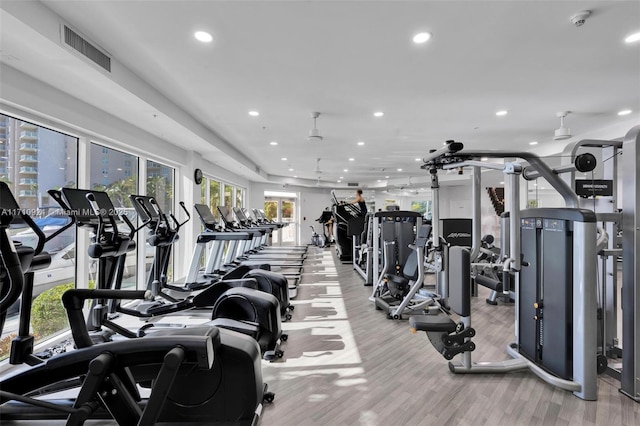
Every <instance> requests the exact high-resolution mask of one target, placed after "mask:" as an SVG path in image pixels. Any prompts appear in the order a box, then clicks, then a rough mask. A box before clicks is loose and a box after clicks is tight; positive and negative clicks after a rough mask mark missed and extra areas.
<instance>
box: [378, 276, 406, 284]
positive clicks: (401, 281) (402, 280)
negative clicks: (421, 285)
mask: <svg viewBox="0 0 640 426" xmlns="http://www.w3.org/2000/svg"><path fill="white" fill-rule="evenodd" d="M384 279H385V280H387V281H390V282H392V283H395V284H399V285H406V284H409V280H408V279H406V278H405V277H401V276H400V275H392V274H384Z"/></svg>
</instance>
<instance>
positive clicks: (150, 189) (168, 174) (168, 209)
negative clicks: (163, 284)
mask: <svg viewBox="0 0 640 426" xmlns="http://www.w3.org/2000/svg"><path fill="white" fill-rule="evenodd" d="M174 180H175V169H174V168H173V167H170V166H166V165H164V164H160V163H158V162H155V161H152V160H147V184H146V187H145V190H146V193H145V195H147V196H150V197H153V198H155V199H156V201H157V202H158V206H159V207H160V209H161V210H162V211H163V212H164V213H165V214H166V215H167V216H169V214H171V213H173V214H174V216H175V217H176V219H177V220H178V221H182V220H183V219H184V212H183V211H182V209H181V208H178V207H176V204H175V203H174V191H175V187H174ZM174 209H175V211H174ZM170 220H171V219H170ZM171 225H172V226H174V225H175V224H174V223H171ZM148 237H149V230H145V234H144V239H145V241H146V239H147V238H148ZM145 247H146V249H145V250H146V252H145V271H146V273H147V277H149V275H150V273H151V266H152V265H153V261H154V251H155V249H154V248H152V247H150V246H149V244H147V243H145ZM172 253H173V251H172ZM173 260H174V259H173V255H172V256H171V257H170V258H169V265H168V269H167V279H168V280H169V281H171V280H172V279H173ZM138 287H140V284H138Z"/></svg>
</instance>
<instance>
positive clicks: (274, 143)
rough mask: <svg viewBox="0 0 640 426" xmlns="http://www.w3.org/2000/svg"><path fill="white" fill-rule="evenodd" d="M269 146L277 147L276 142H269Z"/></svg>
mask: <svg viewBox="0 0 640 426" xmlns="http://www.w3.org/2000/svg"><path fill="white" fill-rule="evenodd" d="M269 145H273V146H276V145H278V142H276V141H271V142H269Z"/></svg>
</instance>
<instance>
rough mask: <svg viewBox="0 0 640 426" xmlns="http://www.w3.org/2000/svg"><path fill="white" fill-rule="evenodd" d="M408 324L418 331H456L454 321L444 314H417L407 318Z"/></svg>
mask: <svg viewBox="0 0 640 426" xmlns="http://www.w3.org/2000/svg"><path fill="white" fill-rule="evenodd" d="M409 324H411V327H413V328H414V329H416V330H419V331H442V332H445V333H452V332H454V331H456V323H455V321H453V320H452V319H451V318H450V317H449V316H448V315H446V314H438V315H419V316H413V317H411V318H409Z"/></svg>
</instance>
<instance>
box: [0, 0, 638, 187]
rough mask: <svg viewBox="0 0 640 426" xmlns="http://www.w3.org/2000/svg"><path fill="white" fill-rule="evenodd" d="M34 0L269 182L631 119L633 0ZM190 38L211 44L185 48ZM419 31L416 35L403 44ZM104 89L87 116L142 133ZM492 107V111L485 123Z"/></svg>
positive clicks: (365, 171) (79, 83) (634, 102)
mask: <svg viewBox="0 0 640 426" xmlns="http://www.w3.org/2000/svg"><path fill="white" fill-rule="evenodd" d="M44 3H46V5H47V7H49V8H50V9H51V10H53V11H54V12H55V13H57V14H58V15H60V16H61V17H62V18H63V19H64V20H65V21H66V22H68V23H69V24H71V25H72V26H73V27H75V29H77V30H79V31H80V32H81V33H83V34H84V35H85V36H87V37H88V38H89V39H91V40H92V41H93V42H95V43H97V44H98V45H99V46H100V47H102V48H103V49H104V50H106V51H107V52H108V53H109V54H110V55H112V56H113V57H114V58H115V59H117V61H119V62H120V63H122V64H124V65H125V66H126V67H127V68H128V69H129V70H131V71H132V72H133V73H135V74H136V75H137V76H139V77H140V78H141V79H143V80H144V81H146V82H147V83H148V84H149V85H150V86H152V87H153V88H155V90H157V91H158V92H160V94H162V95H164V96H166V98H168V99H169V100H171V101H172V102H173V103H174V104H175V105H177V106H178V107H179V108H180V109H181V110H183V111H184V112H186V113H187V114H188V115H189V116H190V117H191V118H192V119H195V121H197V122H199V123H201V124H202V125H204V126H205V127H206V128H207V129H208V130H211V132H212V134H214V135H219V136H220V137H221V139H222V140H224V141H227V142H228V143H230V144H231V145H233V146H234V147H235V148H236V149H239V150H240V151H242V152H244V153H245V154H246V156H247V157H249V159H251V161H252V162H254V163H255V164H257V165H259V166H260V167H261V168H262V169H263V170H264V171H266V172H267V173H269V174H271V175H276V176H292V175H297V176H299V177H301V178H308V179H315V178H316V177H317V174H316V173H314V169H315V164H316V158H318V157H320V158H322V161H321V169H322V171H323V174H322V179H323V180H327V181H333V182H335V181H336V180H337V179H338V178H339V177H340V176H343V177H344V181H349V182H360V183H372V184H375V182H376V181H377V179H384V176H390V177H391V179H394V178H399V177H400V176H404V177H407V176H419V175H421V174H422V172H420V169H419V165H420V163H418V162H416V161H415V158H417V157H420V156H423V155H424V154H425V153H426V152H427V151H428V150H429V149H430V148H434V147H438V146H440V145H441V144H442V142H443V141H444V140H446V139H456V140H460V141H463V142H465V144H466V146H469V147H472V148H474V149H484V148H486V149H501V148H509V149H522V150H524V149H530V148H531V147H530V146H529V142H530V141H532V140H537V141H539V142H540V144H539V147H540V148H544V147H547V148H548V147H549V145H551V144H558V142H553V141H552V135H553V130H554V129H555V128H557V127H558V124H559V121H558V119H557V118H556V116H555V114H556V112H558V111H562V110H570V111H572V112H573V113H572V114H571V115H570V116H569V117H568V118H567V125H568V126H569V127H571V128H572V130H573V132H574V134H577V135H579V134H581V133H588V132H590V131H594V130H595V129H598V128H601V127H605V126H610V125H612V124H614V123H616V122H619V121H620V120H623V119H627V120H628V119H629V117H626V118H621V117H618V116H617V114H616V113H617V111H619V110H621V109H624V108H630V109H632V110H634V115H633V116H632V117H633V118H634V119H635V120H636V121H638V117H640V115H638V114H637V113H638V112H639V111H640V43H635V44H633V45H628V44H625V43H623V39H624V38H625V36H627V35H629V34H630V33H633V32H637V31H640V2H637V1H630V2H595V1H565V2H561V1H556V2H538V1H531V2H524V1H511V2H484V1H473V2H460V1H449V2H443V1H438V2H436V1H433V2H431V1H429V2H427V1H424V2H398V1H387V2H382V1H376V2H367V1H342V2H340V1H332V2H326V1H325V2H321V1H311V2H309V1H305V2H291V1H283V2H273V1H262V2H248V1H233V2H232V1H227V2H222V1H208V2H205V1H84V2H78V1H49V2H44ZM3 7H4V6H3ZM583 9H590V10H592V16H591V18H590V19H589V20H588V21H587V23H586V24H585V25H584V26H582V27H580V28H576V27H574V26H573V25H572V24H571V23H570V22H569V17H570V16H571V15H572V14H573V13H575V12H577V11H580V10H583ZM27 24H28V23H27ZM15 27H16V28H14V32H13V34H14V35H13V36H9V34H7V32H6V31H5V25H3V28H2V36H3V44H6V43H7V41H5V40H7V37H8V36H9V37H8V38H9V39H10V41H12V44H11V43H10V44H9V45H10V46H13V48H14V49H17V48H19V47H20V40H19V39H20V37H19V36H18V35H20V34H21V33H20V31H23V32H24V33H25V34H26V33H28V31H27V30H26V29H23V30H20V29H19V28H18V27H19V25H16V26H15ZM196 30H206V31H209V32H211V33H212V34H213V36H214V38H215V39H214V42H213V43H210V44H206V45H205V44H202V43H200V42H198V41H196V40H195V39H194V38H193V33H194V31H196ZM15 31H18V32H17V33H16V32H15ZM32 31H33V30H32ZM419 31H429V32H431V33H432V34H433V37H432V39H431V40H430V41H429V42H428V43H426V44H424V45H415V44H414V43H412V41H411V39H412V37H413V35H414V34H415V33H417V32H419ZM29 46H30V47H29V49H32V50H35V51H37V50H38V49H41V47H39V46H40V44H39V43H37V44H33V43H31V44H30V45H29ZM23 47H24V46H23ZM43 48H44V49H47V48H48V47H47V46H45V47H43ZM5 52H6V50H5V46H3V54H4V53H5ZM67 54H68V53H67ZM25 56H26V54H25ZM31 58H32V59H33V58H38V56H37V55H35V54H34V55H31ZM46 59H47V58H46V57H44V58H43V59H42V61H45V60H46ZM49 59H51V58H49ZM3 61H6V56H4V55H3ZM16 62H18V63H16ZM19 62H20V61H14V63H11V64H10V65H11V66H14V67H17V68H19V69H22V70H23V71H24V72H27V73H29V74H31V75H34V76H36V77H37V78H39V79H42V80H44V81H46V82H48V83H50V84H53V85H55V86H57V87H60V88H62V89H63V90H66V91H68V92H70V93H73V94H76V95H78V96H80V94H81V93H85V94H86V93H90V94H92V91H94V90H96V89H95V86H96V84H95V81H96V80H95V74H96V71H95V69H94V68H93V67H91V66H89V65H84V66H83V65H82V63H80V62H79V61H76V62H77V63H74V64H73V72H72V73H71V74H67V73H66V72H61V71H62V70H60V69H59V71H58V72H55V71H54V72H50V70H48V69H47V68H46V67H51V65H50V64H47V63H45V62H43V63H42V65H46V67H45V68H44V69H43V68H42V67H41V68H40V69H34V67H36V68H37V64H34V63H33V61H29V62H25V64H24V65H21V64H20V63H19ZM54 69H55V68H54ZM70 76H72V77H73V81H71V80H70V78H71V77H70ZM83 76H84V77H83ZM106 78H108V76H106V77H103V79H106ZM92 82H93V83H92ZM92 84H93V87H92ZM100 84H101V85H102V83H100ZM104 87H106V88H107V89H105V90H102V92H101V96H100V97H97V99H99V102H98V101H96V103H97V104H98V105H97V106H102V107H103V108H108V109H109V112H110V113H112V114H115V115H120V116H121V117H122V118H124V119H125V120H127V121H130V122H133V123H138V125H141V124H142V125H144V126H146V128H147V130H149V131H151V132H154V129H153V128H152V127H153V126H152V125H151V124H150V117H151V116H152V115H153V114H154V112H156V111H154V110H153V108H149V107H147V108H134V107H132V105H133V106H135V103H133V102H132V101H131V100H130V99H128V97H131V96H124V94H123V93H119V92H121V91H122V92H128V93H131V92H132V89H131V88H130V87H127V88H122V87H121V88H120V89H119V90H113V88H112V87H108V86H107V85H105V86H104ZM88 89H90V90H88ZM133 91H134V92H135V90H133ZM109 93H113V95H109ZM109 96H111V97H110V98H109ZM105 97H106V98H108V99H105ZM85 98H86V99H85V101H89V102H90V101H91V98H92V96H85ZM501 109H505V110H508V111H509V113H508V115H507V116H505V117H496V115H495V112H496V111H498V110H501ZM249 110H257V111H259V112H260V116H259V117H250V116H249V115H248V114H247V113H248V111H249ZM311 111H320V112H321V113H322V115H321V117H320V118H319V120H318V128H319V129H320V130H321V133H322V134H323V136H324V137H325V139H324V141H322V142H309V141H307V140H306V136H307V133H308V131H309V129H310V127H311V124H312V121H311V118H310V117H309V114H310V112H311ZM374 111H384V113H385V115H384V117H382V118H375V117H373V115H372V114H373V112H374ZM178 121H179V122H181V123H183V124H182V126H183V127H184V128H187V127H189V126H186V125H184V120H182V121H180V120H178ZM167 126H168V125H167ZM172 126H173V127H172V128H171V130H170V132H169V130H167V132H168V133H167V134H165V135H164V137H165V138H167V139H172V140H173V142H174V143H175V140H176V135H177V134H179V131H180V128H179V127H180V126H178V128H176V127H175V126H176V123H172ZM183 130H184V129H183ZM187 130H188V129H187ZM167 135H170V137H167ZM196 139H197V138H196ZM196 139H194V141H196V142H194V144H193V145H189V148H191V149H196V150H199V151H200V152H202V153H203V154H204V155H205V156H207V158H210V159H212V160H214V161H215V160H216V156H222V157H221V158H225V159H226V157H225V154H223V152H226V149H225V147H224V146H218V148H220V149H216V148H215V145H220V143H218V142H214V141H211V140H208V141H203V140H201V139H206V137H203V136H202V134H200V139H198V140H196ZM270 141H277V142H278V146H276V147H273V146H271V145H269V142H270ZM358 141H364V142H365V145H364V146H362V147H360V146H358V145H357V142H358ZM207 142H208V144H207ZM562 144H563V145H564V144H566V141H565V142H563V143H562ZM222 145H224V143H222ZM226 148H228V147H226ZM559 150H560V149H557V150H556V151H559ZM282 157H286V158H287V161H282V160H281V158H282ZM350 157H352V158H354V159H355V161H353V162H349V161H348V158H350ZM219 162H220V161H219ZM222 163H224V161H222ZM290 167H291V168H293V169H295V170H294V171H293V172H290V171H288V169H289V168H290ZM345 168H348V169H349V171H348V172H344V171H343V169H345ZM398 168H402V169H403V171H402V172H398V171H397V169H398ZM383 169H384V171H383ZM232 171H233V170H232Z"/></svg>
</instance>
